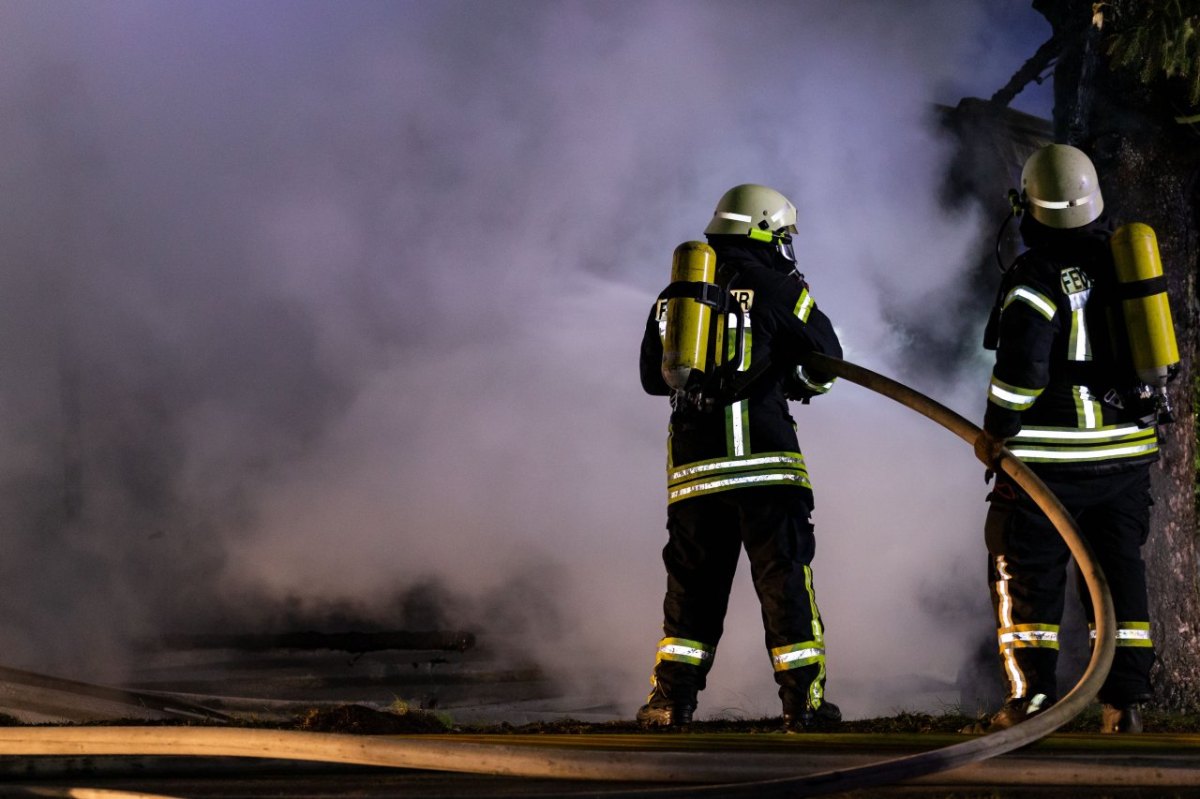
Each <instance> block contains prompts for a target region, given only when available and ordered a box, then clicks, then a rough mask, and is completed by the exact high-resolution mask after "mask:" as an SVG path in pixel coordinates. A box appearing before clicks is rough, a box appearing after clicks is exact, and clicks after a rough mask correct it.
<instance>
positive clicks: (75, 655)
mask: <svg viewBox="0 0 1200 799" xmlns="http://www.w3.org/2000/svg"><path fill="white" fill-rule="evenodd" d="M1026 6H1027V4H1026V3H1024V2H1017V0H1011V1H1010V2H1006V3H1001V4H996V3H984V2H960V0H930V1H929V2H922V3H909V4H904V5H903V7H902V8H896V9H892V8H890V7H887V8H885V5H884V4H879V3H872V2H865V0H864V1H855V2H847V1H846V0H839V2H803V3H791V2H755V3H750V4H738V5H736V6H734V5H729V4H725V3H682V2H666V1H665V0H664V1H663V2H649V3H646V2H619V1H615V0H614V1H613V2H603V3H585V2H569V1H563V2H549V1H547V2H525V3H520V4H507V3H487V2H469V1H467V0H451V1H450V2H439V3H422V2H403V1H401V2H391V3H374V2H366V1H365V0H363V1H361V2H349V3H325V2H296V0H289V1H288V2H282V1H279V2H276V1H274V0H254V1H253V2H194V3H192V2H178V3H161V2H156V1H155V0H125V2H122V3H102V2H77V3H72V4H69V5H65V4H57V3H56V4H45V3H40V2H36V1H35V0H9V2H6V3H4V4H3V5H0V108H2V109H3V113H0V145H2V150H0V152H3V153H4V156H3V157H2V158H0V185H2V186H3V187H4V191H3V192H2V193H0V337H2V339H0V340H2V341H3V342H4V345H3V347H2V348H0V453H3V454H2V455H0V513H2V514H3V519H4V536H5V557H4V558H3V560H2V561H0V577H2V578H3V581H4V584H5V586H6V588H7V591H6V593H7V595H8V599H9V602H8V607H7V609H6V610H7V612H6V613H5V614H4V617H3V620H2V621H0V642H2V643H3V648H4V651H5V653H6V654H5V659H6V663H7V664H8V665H13V666H21V667H34V668H47V669H53V670H56V671H58V672H60V673H61V672H67V673H68V674H69V675H70V676H75V677H78V678H80V679H93V678H94V679H99V678H101V677H102V676H103V675H104V674H105V673H107V672H113V671H118V670H119V669H120V667H121V665H122V663H123V662H124V660H125V658H126V657H127V644H128V642H129V641H130V640H131V639H135V638H139V637H144V636H149V635H156V634H160V633H164V632H174V631H190V630H195V629H203V628H204V627H205V626H206V625H212V624H215V623H217V622H218V621H219V622H220V623H222V624H234V625H236V624H243V625H254V624H268V623H271V622H272V620H273V619H275V618H276V617H277V615H278V614H279V613H280V612H281V610H280V609H281V608H287V607H293V608H294V607H295V606H296V604H297V603H299V605H300V606H302V607H312V608H318V607H321V606H322V605H330V606H332V605H337V604H338V603H350V604H352V605H354V606H355V607H360V608H374V610H373V611H363V612H364V613H368V614H370V613H373V614H375V617H376V618H377V619H378V620H379V623H380V624H389V623H392V624H397V625H399V624H401V623H414V624H421V623H429V624H447V625H454V624H458V623H469V624H477V625H480V626H488V625H491V627H492V631H493V632H494V633H495V634H496V635H499V636H507V640H508V643H509V645H511V646H513V647H514V648H517V647H520V648H524V649H525V650H526V651H529V652H536V653H538V656H539V658H540V659H541V660H542V662H543V663H545V664H547V667H548V668H550V669H551V670H553V671H554V672H555V673H556V674H560V675H562V676H563V678H564V679H567V680H570V681H571V684H572V685H573V686H574V687H575V688H576V689H577V690H579V691H580V692H585V693H590V694H592V695H594V696H597V697H603V698H606V699H609V700H611V701H613V702H614V703H616V704H615V706H616V707H619V708H620V709H621V712H623V713H626V714H628V713H632V711H633V709H635V708H636V706H637V704H639V702H640V699H641V697H642V695H643V693H644V690H645V685H646V679H647V677H648V674H649V669H650V666H651V664H652V660H653V649H654V645H655V643H656V641H657V639H658V637H659V625H660V623H661V617H660V607H661V598H662V597H661V594H662V590H663V587H664V585H665V579H664V576H663V573H662V565H661V562H660V560H659V552H660V550H661V548H662V545H663V543H664V542H665V532H664V529H663V526H664V522H665V509H664V502H665V500H664V496H665V486H664V476H663V473H662V468H663V463H664V450H663V448H664V441H665V428H666V416H667V408H666V407H665V403H664V401H662V400H661V398H651V397H647V396H645V395H644V394H642V392H641V390H640V388H639V385H638V381H637V377H636V359H637V349H638V343H639V340H640V337H641V333H642V329H643V325H644V320H645V315H646V313H647V312H648V309H649V305H650V301H651V300H652V298H653V296H654V295H655V294H656V293H657V292H658V291H659V289H661V288H662V286H663V285H665V283H666V282H667V279H668V270H669V260H670V253H671V251H672V250H673V249H674V247H675V245H676V244H677V243H679V242H680V241H684V240H687V239H694V238H698V237H699V236H700V235H701V231H702V229H703V226H704V224H706V222H707V220H708V218H709V215H710V214H711V211H712V207H713V205H714V203H715V201H716V199H717V198H718V197H719V196H720V195H721V193H722V192H723V191H724V190H725V189H727V188H728V187H729V186H732V185H734V184H737V183H743V182H760V183H766V184H769V185H772V186H775V187H777V188H779V189H780V190H782V191H783V192H784V193H786V194H788V195H789V196H791V197H792V198H793V200H794V201H795V202H796V203H797V205H798V206H799V208H800V222H799V227H800V234H799V236H798V244H799V246H798V251H799V254H800V258H801V260H802V262H803V266H802V269H803V271H804V272H805V273H806V274H807V276H808V278H809V280H810V283H811V284H812V286H813V289H814V293H815V295H816V297H817V299H818V301H819V303H820V304H821V306H822V308H823V309H824V310H825V311H826V312H827V313H828V314H829V315H830V317H831V318H832V319H833V320H834V322H835V324H836V325H837V327H838V329H839V332H840V334H841V336H842V338H843V342H844V345H845V348H846V355H847V358H849V359H850V360H853V361H855V362H858V363H862V364H863V365H866V366H868V367H870V368H874V369H878V370H880V371H883V372H885V373H888V374H891V375H892V376H894V377H897V378H899V379H901V380H906V379H909V378H910V377H913V376H911V375H908V374H904V373H900V372H898V371H897V368H896V366H897V365H898V364H902V363H905V362H906V360H905V359H909V361H911V360H913V359H918V360H919V359H920V358H921V354H920V353H919V352H916V353H914V351H913V339H912V337H911V336H910V335H909V334H908V333H906V332H905V331H912V330H914V329H921V330H928V331H933V332H935V333H936V332H937V331H939V330H943V328H944V326H946V325H950V324H951V323H952V322H953V323H956V324H960V325H961V320H954V319H951V318H948V315H949V314H953V312H954V309H955V307H956V306H955V302H956V299H957V298H960V297H961V296H964V294H965V293H967V292H970V291H972V290H978V287H972V286H970V285H968V282H969V281H968V280H967V275H969V274H970V273H969V266H970V263H969V262H970V261H971V258H972V257H973V256H972V254H971V253H972V247H974V246H975V243H976V242H975V239H974V236H975V230H976V228H977V224H978V220H977V217H976V216H975V215H974V212H973V211H972V209H970V208H959V209H954V210H953V211H949V212H948V211H947V210H944V209H943V208H942V207H941V206H939V204H938V201H937V194H938V188H939V183H940V180H941V175H942V172H943V170H944V168H945V163H946V160H947V158H948V153H949V148H950V147H951V143H950V142H949V141H948V140H947V139H946V138H945V137H944V135H943V134H941V133H940V132H939V131H938V130H937V127H936V125H935V124H934V122H933V120H932V115H931V103H933V102H943V103H949V104H953V103H955V102H957V100H958V98H959V97H961V96H963V95H968V94H975V95H982V96H987V95H989V94H990V93H991V92H992V91H994V90H995V89H996V88H999V86H1001V85H1003V83H1004V82H1005V81H1006V80H1007V78H1008V76H1009V75H1010V74H1011V73H1012V72H1013V71H1015V69H1016V68H1017V67H1018V66H1020V63H1021V62H1022V60H1023V59H1024V58H1025V57H1027V56H1028V55H1029V54H1031V53H1032V52H1033V50H1034V49H1035V48H1036V46H1037V45H1038V44H1040V42H1041V41H1042V39H1043V38H1045V37H1044V35H1043V33H1044V31H1042V30H1041V29H1040V28H1039V27H1038V23H1039V22H1040V18H1039V17H1037V15H1036V14H1034V13H1033V12H1032V11H1031V10H1029V9H1028V8H1027V7H1026ZM1031 17H1032V19H1031ZM978 322H979V327H980V328H981V327H982V323H983V320H982V319H980V320H978ZM986 369H987V365H986V363H985V360H984V358H983V357H982V354H981V355H980V356H979V358H978V359H977V360H976V361H975V362H971V363H966V364H955V365H954V369H953V370H952V372H951V371H947V372H946V375H947V376H953V378H954V380H952V381H945V380H938V379H937V375H938V374H939V373H938V370H936V369H929V370H923V371H922V373H921V375H920V376H918V377H919V378H920V379H919V380H914V382H915V383H916V387H917V388H919V389H921V390H924V391H927V392H928V393H930V394H932V395H933V396H934V397H936V398H938V399H939V400H941V401H943V402H945V403H946V404H949V405H951V407H954V408H955V409H956V410H959V411H960V412H961V413H963V414H964V415H966V416H968V417H969V418H977V417H978V416H979V415H980V412H981V410H982V397H983V390H982V386H983V384H984V382H985V378H984V375H985V374H986ZM796 410H797V413H796V416H797V420H798V423H799V425H800V431H799V432H800V439H801V446H802V447H803V448H804V450H805V453H806V456H807V458H808V461H809V466H810V470H811V472H812V474H813V478H814V481H815V485H816V496H817V509H816V515H815V519H814V521H815V523H816V525H817V535H818V550H817V559H816V562H815V564H814V568H815V572H816V588H817V591H818V599H819V601H820V603H821V608H822V612H823V614H824V615H825V617H826V623H827V628H828V639H829V652H830V654H829V673H830V681H829V695H830V698H831V699H833V700H834V701H836V702H838V703H839V704H841V705H842V706H843V708H844V710H845V711H846V712H847V714H848V715H850V716H861V715H866V714H873V713H881V712H890V711H891V710H894V709H898V708H905V709H922V708H924V709H936V708H937V706H938V705H939V703H942V704H944V703H948V702H955V701H958V699H957V697H958V696H959V694H958V693H957V689H956V682H957V681H958V680H959V674H958V670H959V669H960V666H961V664H962V663H963V661H964V658H965V657H966V655H967V654H968V650H970V649H971V648H972V647H973V646H974V642H975V640H976V639H975V637H974V636H975V633H977V632H978V630H979V629H980V628H982V629H984V630H986V629H987V627H988V621H987V605H986V603H987V600H986V586H985V585H984V563H983V549H982V534H981V524H982V517H983V511H984V505H983V497H984V493H985V486H984V484H983V481H982V475H981V473H980V470H979V469H978V467H977V465H976V464H975V463H974V461H973V459H972V457H971V454H970V452H969V450H968V449H967V448H966V447H964V446H962V445H961V444H960V443H959V442H957V441H956V440H955V439H953V437H952V436H950V434H948V433H945V432H944V431H941V430H940V429H938V428H936V427H934V426H933V425H931V424H930V423H928V422H926V421H924V420H921V419H918V418H916V417H914V416H912V415H911V414H908V413H907V412H906V411H903V410H902V409H900V408H899V407H898V406H896V407H891V405H890V404H889V403H888V401H886V400H884V399H882V398H879V397H876V396H874V395H870V394H868V393H867V392H866V391H865V390H862V389H859V388H858V387H856V386H853V385H849V384H845V385H839V386H838V387H837V388H836V389H835V391H834V392H832V393H831V394H830V395H829V396H827V397H824V398H820V399H818V400H816V401H814V402H813V403H812V405H811V406H806V407H802V408H797V409H796ZM743 571H746V569H744V568H743ZM430 585H436V586H437V587H438V588H437V590H436V591H434V592H433V595H439V592H440V595H444V597H445V602H444V606H445V607H444V608H443V609H442V610H441V611H438V612H433V611H430V612H429V613H424V614H416V615H415V616H414V615H411V614H410V615H407V616H406V615H405V613H402V612H398V611H396V608H397V605H396V597H397V596H405V595H408V593H407V592H410V591H412V590H413V589H414V587H421V586H430ZM506 597H507V599H505V598H506ZM289 603H290V604H289ZM389 613H392V616H391V617H390V620H389ZM728 627H729V632H728V634H727V637H726V639H725V640H724V641H723V642H722V644H721V647H720V656H719V657H718V658H717V665H716V667H715V669H714V672H713V674H712V678H711V681H710V689H709V690H708V691H707V692H706V694H705V696H704V697H702V707H701V715H711V714H716V713H735V714H742V715H747V716H757V715H769V714H774V713H777V712H778V710H777V707H776V704H777V702H776V700H775V696H774V685H773V682H772V680H771V672H770V667H769V663H768V659H767V657H766V655H765V653H764V651H763V645H762V640H761V639H762V636H761V629H760V626H759V623H758V611H757V607H756V602H755V600H754V597H753V592H752V590H751V588H750V585H749V579H748V574H745V575H742V576H740V577H739V580H738V583H737V587H736V589H735V596H734V601H733V603H732V606H731V608H730V619H729V625H728Z"/></svg>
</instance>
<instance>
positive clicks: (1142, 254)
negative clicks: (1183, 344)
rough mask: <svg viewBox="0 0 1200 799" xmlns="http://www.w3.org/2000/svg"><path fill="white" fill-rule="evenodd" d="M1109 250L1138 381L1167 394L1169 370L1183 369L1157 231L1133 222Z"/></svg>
mask: <svg viewBox="0 0 1200 799" xmlns="http://www.w3.org/2000/svg"><path fill="white" fill-rule="evenodd" d="M1109 244H1110V246H1111V247H1112V253H1113V260H1114V262H1115V263H1116V267H1117V280H1118V281H1119V283H1120V286H1119V287H1118V293H1119V296H1120V297H1121V306H1122V309H1123V311H1124V315H1125V328H1126V332H1127V333H1128V334H1129V348H1130V350H1131V351H1132V353H1133V365H1134V368H1135V369H1136V370H1137V374H1138V379H1139V380H1141V381H1142V382H1143V383H1145V384H1146V385H1148V386H1152V387H1154V388H1157V389H1163V388H1165V386H1166V385H1167V377H1168V375H1169V372H1170V367H1172V366H1174V365H1175V364H1177V363H1179V348H1178V346H1177V345H1176V343H1175V326H1174V324H1172V322H1171V306H1170V305H1169V304H1168V302H1167V281H1166V279H1165V278H1164V277H1163V269H1162V260H1161V259H1160V258H1159V255H1158V240H1157V239H1156V238H1155V236H1154V229H1153V228H1151V227H1150V226H1149V225H1144V224H1142V223H1141V222H1130V223H1129V224H1127V225H1122V226H1121V227H1120V228H1119V229H1118V230H1117V232H1116V233H1114V234H1113V236H1112V239H1111V240H1110V242H1109Z"/></svg>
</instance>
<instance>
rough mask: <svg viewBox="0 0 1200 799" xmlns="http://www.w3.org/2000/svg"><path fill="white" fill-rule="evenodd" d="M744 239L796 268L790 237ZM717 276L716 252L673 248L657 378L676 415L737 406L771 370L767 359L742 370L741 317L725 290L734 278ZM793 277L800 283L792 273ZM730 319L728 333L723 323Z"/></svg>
mask: <svg viewBox="0 0 1200 799" xmlns="http://www.w3.org/2000/svg"><path fill="white" fill-rule="evenodd" d="M747 236H748V237H749V238H751V239H753V240H755V241H760V242H764V243H774V244H775V246H776V248H777V249H778V251H779V253H780V255H782V256H783V257H784V258H785V259H786V260H787V261H788V262H789V263H791V264H792V265H793V267H794V266H795V263H796V257H795V253H794V251H793V249H792V237H791V235H790V234H789V233H787V232H786V231H781V232H773V231H771V230H768V229H765V228H762V227H752V228H750V229H749V232H748V233H747ZM717 271H718V270H717V257H716V252H715V250H713V249H712V247H710V246H709V245H708V244H705V243H702V242H698V241H689V242H684V243H683V244H680V245H679V246H678V247H676V248H675V253H674V256H673V260H672V265H671V283H670V284H669V285H668V286H667V288H666V289H665V290H664V291H663V293H662V295H660V299H661V300H665V301H666V302H667V308H666V323H665V335H664V341H663V361H662V375H663V380H664V381H665V382H666V384H667V386H668V387H669V388H670V389H671V406H672V408H673V409H675V410H684V409H690V410H694V411H711V410H714V409H716V408H718V407H724V406H726V405H731V404H733V403H735V402H738V401H739V400H742V399H744V398H745V397H746V396H747V395H748V394H749V392H750V389H751V386H752V385H753V384H754V382H755V381H756V380H757V379H758V378H759V377H760V376H761V375H762V374H763V373H764V372H766V371H767V370H768V369H769V368H770V366H771V360H770V358H769V357H766V356H763V357H759V358H756V359H755V361H754V363H753V364H752V365H751V366H750V367H749V368H747V369H742V363H743V360H744V357H745V354H744V353H745V343H746V311H745V309H744V308H743V307H742V303H741V300H740V299H739V297H737V296H736V295H735V294H734V292H732V291H730V290H729V289H728V288H727V286H728V285H730V284H731V283H732V282H733V281H734V280H735V279H736V274H722V275H721V276H720V277H719V278H718V276H717ZM722 271H724V267H722ZM792 273H793V275H795V276H798V277H800V278H801V279H803V276H802V275H800V273H799V272H798V271H797V270H795V269H794V268H793V272H792ZM731 314H732V316H733V325H732V329H731V328H730V325H729V324H728V321H727V320H729V317H730V315H731ZM731 332H732V333H733V336H732V344H733V346H732V348H731V347H730V346H729V342H730V336H729V334H730V333H731Z"/></svg>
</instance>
